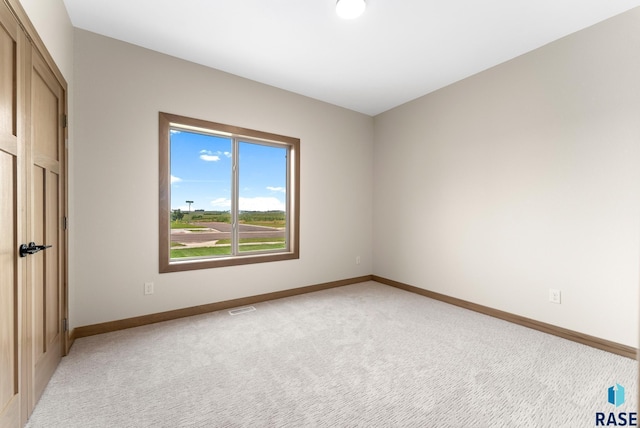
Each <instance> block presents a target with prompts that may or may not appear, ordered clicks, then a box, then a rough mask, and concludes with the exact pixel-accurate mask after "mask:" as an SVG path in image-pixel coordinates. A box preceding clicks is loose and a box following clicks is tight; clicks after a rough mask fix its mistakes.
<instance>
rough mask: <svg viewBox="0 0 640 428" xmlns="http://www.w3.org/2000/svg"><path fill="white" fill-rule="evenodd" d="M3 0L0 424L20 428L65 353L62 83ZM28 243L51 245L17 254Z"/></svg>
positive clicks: (18, 11)
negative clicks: (44, 249)
mask: <svg viewBox="0 0 640 428" xmlns="http://www.w3.org/2000/svg"><path fill="white" fill-rule="evenodd" d="M9 1H10V3H13V4H11V8H9V7H8V6H7V4H6V2H0V428H19V427H22V426H24V424H25V423H26V421H27V418H28V416H29V415H30V414H31V412H32V411H33V408H34V407H35V404H36V403H37V400H38V399H39V398H40V395H41V394H42V392H43V390H44V388H45V386H46V384H47V382H48V381H49V378H50V377H51V375H52V374H53V372H54V370H55V368H56V366H57V365H58V362H59V361H60V358H61V356H62V354H63V353H64V352H66V350H67V334H66V331H65V329H64V328H63V320H64V319H65V318H66V313H67V304H66V290H67V285H66V278H67V272H66V245H67V238H66V231H65V227H64V223H63V219H64V217H65V212H66V203H67V201H66V170H65V168H66V164H65V162H66V150H65V122H66V119H65V118H66V115H65V107H66V100H65V97H66V86H63V85H66V84H65V83H64V79H62V78H61V75H60V73H59V71H57V69H56V72H54V71H52V70H53V69H52V68H51V67H53V68H55V65H53V66H51V67H50V64H52V62H51V60H50V57H49V56H47V58H49V62H47V61H45V59H43V56H41V54H40V52H45V54H46V51H45V50H43V49H42V48H43V47H42V45H41V43H40V42H39V41H38V38H37V37H34V36H37V35H35V31H34V30H33V29H32V27H31V26H30V24H29V23H27V24H26V25H24V22H27V21H28V20H26V14H25V13H24V10H22V8H21V6H20V4H19V3H17V2H12V1H11V0H9ZM21 22H22V24H20V23H21ZM27 32H28V34H27ZM34 40H35V42H34ZM39 48H40V49H39ZM47 55H48V54H47ZM29 242H35V243H36V244H46V245H51V247H50V248H48V249H47V250H46V251H39V252H37V253H34V254H31V255H27V256H25V257H20V251H19V246H20V245H21V244H28V243H29Z"/></svg>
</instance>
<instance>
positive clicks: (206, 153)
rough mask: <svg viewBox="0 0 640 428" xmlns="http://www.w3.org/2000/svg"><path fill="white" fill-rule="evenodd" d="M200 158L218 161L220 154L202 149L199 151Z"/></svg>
mask: <svg viewBox="0 0 640 428" xmlns="http://www.w3.org/2000/svg"><path fill="white" fill-rule="evenodd" d="M200 159H202V160H203V161H206V162H218V161H219V160H220V156H218V155H214V154H213V153H211V152H210V151H208V150H202V151H201V152H200Z"/></svg>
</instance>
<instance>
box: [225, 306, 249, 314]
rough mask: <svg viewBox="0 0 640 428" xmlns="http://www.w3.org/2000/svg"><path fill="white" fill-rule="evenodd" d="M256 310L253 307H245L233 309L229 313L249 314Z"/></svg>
mask: <svg viewBox="0 0 640 428" xmlns="http://www.w3.org/2000/svg"><path fill="white" fill-rule="evenodd" d="M255 310H256V308H254V307H253V306H245V307H244V308H238V309H231V310H230V311H229V315H240V314H246V313H247V312H253V311H255Z"/></svg>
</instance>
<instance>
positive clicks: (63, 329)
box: [62, 318, 69, 331]
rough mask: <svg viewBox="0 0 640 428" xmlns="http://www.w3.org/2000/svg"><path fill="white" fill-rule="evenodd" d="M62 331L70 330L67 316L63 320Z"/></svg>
mask: <svg viewBox="0 0 640 428" xmlns="http://www.w3.org/2000/svg"><path fill="white" fill-rule="evenodd" d="M62 331H69V325H68V324H67V319H66V318H64V319H63V320H62Z"/></svg>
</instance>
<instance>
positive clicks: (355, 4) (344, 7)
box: [336, 0, 367, 19]
mask: <svg viewBox="0 0 640 428" xmlns="http://www.w3.org/2000/svg"><path fill="white" fill-rule="evenodd" d="M365 7H367V5H366V3H365V2H364V0H338V2H337V3H336V13H337V14H338V16H339V17H340V18H342V19H354V18H357V17H359V16H360V15H362V13H363V12H364V9H365Z"/></svg>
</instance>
